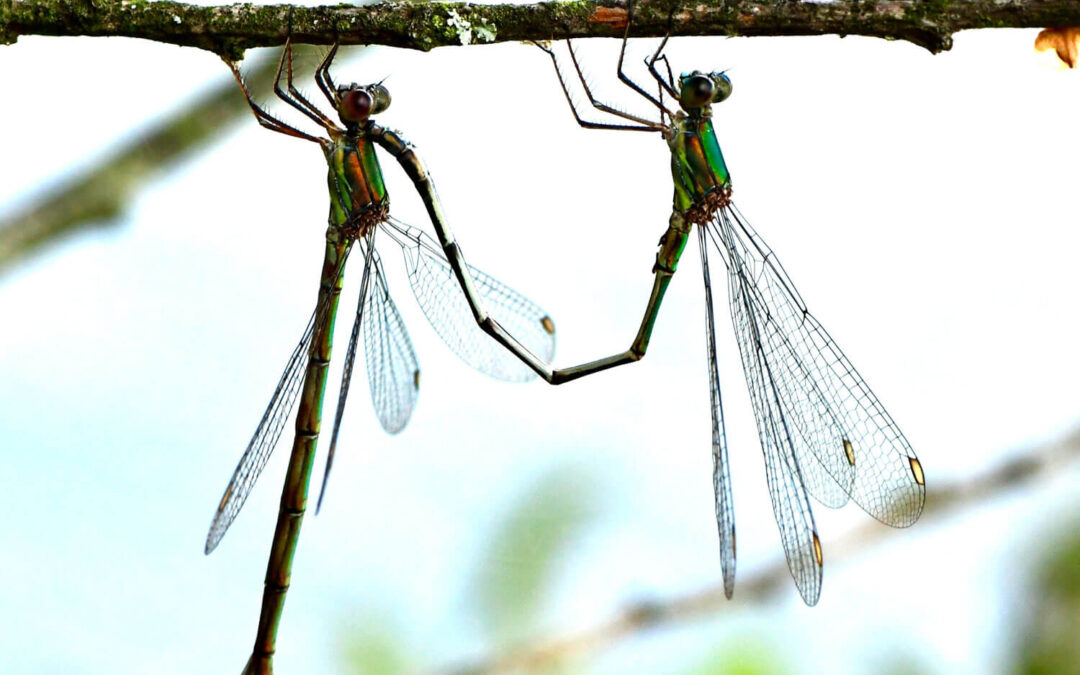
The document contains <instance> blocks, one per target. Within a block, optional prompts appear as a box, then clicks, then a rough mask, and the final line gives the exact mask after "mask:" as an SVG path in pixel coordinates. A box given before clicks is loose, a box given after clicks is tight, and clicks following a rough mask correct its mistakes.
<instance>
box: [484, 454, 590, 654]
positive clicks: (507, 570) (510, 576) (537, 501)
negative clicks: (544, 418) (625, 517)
mask: <svg viewBox="0 0 1080 675" xmlns="http://www.w3.org/2000/svg"><path fill="white" fill-rule="evenodd" d="M590 485H592V483H591V481H589V480H588V479H587V478H584V477H583V476H582V475H581V472H580V471H579V470H577V469H575V468H572V467H559V468H556V469H554V470H552V471H550V472H549V473H547V474H546V475H544V476H542V477H541V478H540V479H539V480H537V481H536V482H535V483H534V484H533V485H532V486H531V487H530V488H529V489H528V490H527V491H526V492H525V494H523V495H522V496H521V498H520V499H519V500H518V502H517V504H515V506H514V507H513V508H512V509H511V510H510V512H509V513H507V514H506V515H505V516H503V518H502V522H501V523H500V524H499V525H498V526H497V527H496V531H495V532H494V533H493V534H492V536H491V539H490V541H491V546H490V548H489V549H488V551H487V553H486V554H485V556H484V558H483V560H481V561H480V564H479V567H478V568H477V570H476V576H475V578H474V581H473V593H472V596H473V597H475V598H476V601H477V604H478V606H477V609H478V611H479V612H480V619H481V620H482V621H483V623H484V626H485V628H486V629H487V631H488V635H489V636H490V637H491V638H493V639H494V641H495V642H496V643H497V644H507V643H509V642H512V641H515V640H520V639H523V638H526V637H528V635H529V634H530V633H532V632H533V630H534V629H535V627H536V621H537V619H538V616H539V613H540V611H541V610H542V609H543V602H544V599H545V598H546V597H547V596H548V595H549V594H548V593H547V591H548V589H549V587H550V584H551V583H552V581H553V580H554V579H555V577H556V572H557V571H558V567H559V563H560V561H561V560H563V559H564V557H565V555H566V553H567V552H568V551H569V550H570V549H571V547H572V546H573V545H574V543H576V541H577V540H578V538H579V537H580V535H581V534H582V533H583V532H584V531H585V529H586V528H587V527H588V526H589V525H590V524H591V523H592V521H593V519H594V516H595V515H596V514H595V509H594V504H593V498H592V496H593V494H594V491H593V490H591V489H590V488H589V486H590Z"/></svg>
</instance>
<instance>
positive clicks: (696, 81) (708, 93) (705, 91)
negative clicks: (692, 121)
mask: <svg viewBox="0 0 1080 675" xmlns="http://www.w3.org/2000/svg"><path fill="white" fill-rule="evenodd" d="M712 93H713V83H712V80H710V79H709V78H707V77H705V76H703V75H693V76H691V77H690V78H688V79H687V80H686V81H685V82H683V87H682V94H683V96H682V97H683V101H684V102H685V103H686V104H687V105H689V106H692V107H700V106H703V105H705V104H707V103H709V102H710V101H711V100H712Z"/></svg>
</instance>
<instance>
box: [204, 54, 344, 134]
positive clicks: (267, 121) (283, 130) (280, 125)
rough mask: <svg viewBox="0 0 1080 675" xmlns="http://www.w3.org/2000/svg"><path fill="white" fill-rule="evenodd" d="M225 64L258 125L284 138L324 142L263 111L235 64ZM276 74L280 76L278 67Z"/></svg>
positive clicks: (227, 62)
mask: <svg viewBox="0 0 1080 675" xmlns="http://www.w3.org/2000/svg"><path fill="white" fill-rule="evenodd" d="M225 63H226V64H227V65H228V66H229V70H231V71H232V74H233V77H234V78H235V79H236V83H237V84H238V85H240V91H242V92H243V93H244V99H246V100H247V103H248V105H249V106H250V107H251V110H252V112H254V113H255V119H256V120H258V122H259V124H260V125H262V126H264V127H266V128H267V129H269V130H271V131H276V132H278V133H280V134H285V135H286V136H293V137H295V138H302V139H304V140H307V141H311V142H312V143H318V144H320V145H322V143H323V142H324V141H323V139H321V138H319V137H318V136H312V135H311V134H308V133H305V132H303V131H300V130H299V129H297V128H296V127H293V126H290V125H289V124H286V123H285V122H282V121H281V120H279V119H278V118H276V117H274V116H273V115H271V114H270V113H268V112H266V110H264V109H263V108H262V107H261V106H260V105H259V104H258V103H256V102H255V101H253V100H252V98H251V92H249V91H248V88H247V85H246V84H244V78H243V76H241V75H240V69H239V68H238V67H237V65H236V63H234V62H232V61H226V62H225ZM278 72H279V74H280V66H279V71H278Z"/></svg>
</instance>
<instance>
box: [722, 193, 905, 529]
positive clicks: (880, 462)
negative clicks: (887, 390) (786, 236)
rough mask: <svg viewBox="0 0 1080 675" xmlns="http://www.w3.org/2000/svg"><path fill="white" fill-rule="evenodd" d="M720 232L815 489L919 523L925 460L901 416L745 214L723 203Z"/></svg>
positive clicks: (793, 443) (889, 519)
mask: <svg viewBox="0 0 1080 675" xmlns="http://www.w3.org/2000/svg"><path fill="white" fill-rule="evenodd" d="M710 233H712V232H711V231H710ZM714 236H719V238H720V239H721V241H722V242H723V244H722V248H723V251H724V253H725V256H726V258H727V261H728V264H729V266H730V267H731V268H733V269H735V270H738V271H739V276H740V278H741V279H742V284H743V285H744V290H743V292H744V294H745V308H744V309H745V311H746V312H747V313H748V314H749V316H750V317H752V319H753V321H754V324H755V326H756V327H757V330H758V333H759V336H760V340H761V360H762V362H763V363H764V364H766V365H767V366H768V367H769V369H770V371H771V373H772V380H773V383H774V384H773V386H774V387H775V389H776V399H777V405H778V406H779V408H780V410H779V412H781V413H783V418H784V420H786V422H787V424H788V434H789V435H788V438H789V443H790V447H791V451H792V455H793V458H794V460H795V462H796V463H797V466H798V468H799V469H800V471H801V473H802V478H803V480H804V482H805V484H806V486H807V488H808V489H809V490H810V492H811V494H813V495H814V497H815V498H817V499H818V500H819V501H821V502H822V503H824V504H826V505H828V506H839V505H842V504H843V503H844V502H845V501H846V498H847V496H848V495H850V497H851V499H852V500H853V501H855V503H857V504H858V505H859V506H861V507H862V508H863V509H864V510H865V511H866V512H867V513H869V514H870V515H872V516H873V517H875V518H877V519H878V520H880V521H882V522H884V523H886V524H888V525H892V526H895V527H905V526H908V525H911V524H912V523H914V522H915V521H916V520H917V519H918V517H919V515H920V514H921V513H922V507H923V503H924V501H925V497H926V490H925V485H924V482H923V473H922V467H921V465H920V464H919V460H918V459H917V458H916V456H915V453H914V452H913V451H912V449H911V446H910V445H909V444H908V442H907V439H906V438H904V435H903V434H902V433H901V432H900V429H899V428H898V427H897V426H896V423H895V422H893V420H892V418H891V417H890V416H889V414H888V413H887V412H886V411H885V408H884V407H883V406H882V405H881V402H880V401H879V400H878V399H877V397H876V396H875V395H874V393H873V392H872V391H871V390H870V388H869V387H868V386H867V384H866V382H865V381H864V380H863V379H862V377H861V376H860V375H859V373H858V371H856V370H855V368H854V366H852V365H851V362H850V361H849V360H848V359H847V357H846V356H844V353H843V352H842V351H841V350H840V348H839V346H837V345H836V343H835V342H834V341H833V340H832V338H831V337H830V336H829V334H828V333H827V332H826V331H825V329H824V327H822V326H821V324H820V323H818V321H817V320H816V319H815V318H814V317H813V316H812V315H811V314H810V313H809V312H808V311H807V309H806V305H805V304H804V303H803V301H802V298H801V297H799V295H798V292H797V291H796V290H795V287H794V286H793V285H792V283H791V281H790V279H788V277H787V274H786V273H785V272H784V269H783V267H782V266H781V265H780V262H779V260H777V258H776V255H775V254H774V253H773V252H772V251H771V250H770V249H769V248H768V246H766V245H765V242H764V241H762V240H761V238H760V237H759V236H758V234H757V233H756V232H755V231H754V230H753V229H752V228H751V227H750V225H749V224H748V223H747V222H746V220H745V219H744V218H743V217H742V214H740V213H739V212H738V211H737V210H736V209H734V207H729V208H725V209H724V210H722V211H721V212H720V214H719V215H718V217H717V219H716V221H715V235H714ZM718 246H719V245H718ZM733 273H734V272H733Z"/></svg>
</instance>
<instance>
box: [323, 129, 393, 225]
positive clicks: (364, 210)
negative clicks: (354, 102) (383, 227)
mask: <svg viewBox="0 0 1080 675" xmlns="http://www.w3.org/2000/svg"><path fill="white" fill-rule="evenodd" d="M323 152H324V153H325V154H326V163H327V165H328V171H327V177H326V180H327V185H328V187H329V188H330V230H329V231H328V233H327V235H328V236H344V237H345V238H347V239H349V240H354V239H359V238H361V237H365V236H367V234H368V232H370V231H371V230H372V229H373V228H374V227H375V226H377V225H379V224H380V223H383V222H386V220H387V218H389V217H390V197H389V196H388V195H387V194H386V185H385V183H384V182H383V175H382V168H381V167H380V166H379V159H378V157H376V156H375V144H374V143H373V142H372V140H371V139H370V138H368V136H367V135H366V125H365V126H364V127H356V128H353V129H349V130H348V132H346V133H344V134H335V135H334V136H333V137H332V138H331V139H330V140H328V141H325V142H324V144H323Z"/></svg>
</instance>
